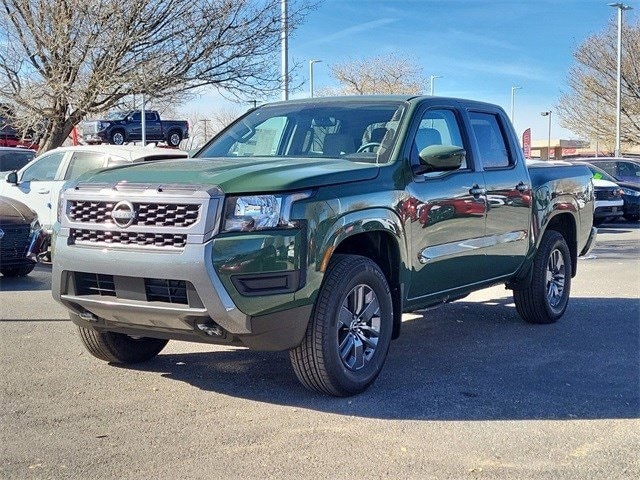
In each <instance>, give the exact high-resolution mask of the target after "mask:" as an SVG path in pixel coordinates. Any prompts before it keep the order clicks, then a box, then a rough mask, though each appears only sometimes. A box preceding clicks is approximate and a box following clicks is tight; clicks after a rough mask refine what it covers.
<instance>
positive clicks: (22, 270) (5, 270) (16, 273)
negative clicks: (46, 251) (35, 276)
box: [0, 263, 36, 277]
mask: <svg viewBox="0 0 640 480" xmlns="http://www.w3.org/2000/svg"><path fill="white" fill-rule="evenodd" d="M34 268H36V265H35V263H34V264H33V265H24V266H22V267H2V268H0V273H1V274H2V275H4V276H5V277H25V276H27V275H29V274H30V273H31V271H32V270H33V269H34Z"/></svg>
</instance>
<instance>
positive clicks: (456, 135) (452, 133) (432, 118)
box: [410, 109, 467, 169]
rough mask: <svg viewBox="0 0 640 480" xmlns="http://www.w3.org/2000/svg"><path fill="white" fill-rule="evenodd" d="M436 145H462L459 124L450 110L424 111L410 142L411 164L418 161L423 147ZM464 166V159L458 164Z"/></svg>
mask: <svg viewBox="0 0 640 480" xmlns="http://www.w3.org/2000/svg"><path fill="white" fill-rule="evenodd" d="M438 145H444V146H456V147H460V148H462V146H463V144H462V135H461V134H460V126H459V124H458V120H457V119H456V115H455V113H454V112H453V111H452V110H444V109H438V110H427V111H426V112H425V113H424V115H423V116H422V119H421V120H420V125H419V126H418V130H417V131H416V134H415V137H414V139H413V142H412V144H411V153H410V159H411V164H412V165H417V164H418V163H420V152H423V151H424V149H425V148H427V147H432V146H438ZM465 168H467V161H466V159H465V160H463V161H462V164H461V165H460V169H465Z"/></svg>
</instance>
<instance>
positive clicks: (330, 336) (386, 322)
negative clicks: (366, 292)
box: [321, 257, 393, 394]
mask: <svg viewBox="0 0 640 480" xmlns="http://www.w3.org/2000/svg"><path fill="white" fill-rule="evenodd" d="M346 258H349V259H350V260H352V259H353V258H360V259H361V261H360V262H357V263H354V265H353V268H352V269H351V271H350V272H349V275H345V276H342V277H341V278H340V280H339V282H338V284H337V285H336V286H335V287H334V289H332V290H333V291H332V292H322V293H321V294H324V295H328V296H330V298H329V300H328V308H327V310H326V314H327V318H325V319H324V321H325V322H326V325H325V338H324V339H323V345H322V346H323V355H324V358H325V364H326V368H327V371H328V372H329V373H330V375H331V383H332V384H333V385H334V387H335V388H336V389H337V390H339V391H340V392H343V393H348V394H352V393H359V392H361V391H363V390H364V389H366V388H367V387H368V386H369V385H370V384H371V383H372V382H373V381H374V380H375V379H376V377H377V376H378V374H379V373H380V371H381V370H382V367H383V365H384V362H385V360H386V357H387V352H388V350H389V345H390V343H391V335H392V329H393V307H392V301H391V293H390V291H389V287H388V285H387V281H386V279H385V277H384V275H383V274H382V272H381V271H380V269H379V268H378V266H377V265H376V264H375V263H374V262H373V261H371V260H369V259H368V258H365V257H346ZM329 274H331V272H329ZM361 284H364V285H367V286H368V287H369V288H371V289H372V290H373V291H374V293H375V294H376V296H377V299H378V303H379V305H380V317H381V322H380V335H379V338H378V345H377V347H376V351H375V353H374V354H373V357H372V358H371V359H370V360H369V361H368V362H367V363H366V364H365V366H364V367H362V368H361V369H360V370H357V371H352V370H350V369H348V368H347V367H346V366H345V365H344V364H343V363H342V360H341V358H340V355H339V352H338V329H337V324H338V313H339V311H340V308H341V307H342V303H343V302H344V300H345V298H346V296H347V295H348V294H349V292H351V290H352V289H353V288H354V287H356V286H358V285H361ZM338 292H339V293H338Z"/></svg>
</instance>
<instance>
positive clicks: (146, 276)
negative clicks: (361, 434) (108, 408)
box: [52, 96, 596, 396]
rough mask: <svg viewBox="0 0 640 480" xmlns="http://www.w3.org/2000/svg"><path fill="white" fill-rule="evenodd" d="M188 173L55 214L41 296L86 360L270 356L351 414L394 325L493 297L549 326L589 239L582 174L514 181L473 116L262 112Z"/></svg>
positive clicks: (361, 107) (412, 108) (227, 133)
mask: <svg viewBox="0 0 640 480" xmlns="http://www.w3.org/2000/svg"><path fill="white" fill-rule="evenodd" d="M195 157H196V158H191V159H188V160H183V161H166V162H161V163H160V162H158V163H151V164H148V163H146V164H144V165H130V166H122V167H116V168H111V169H105V170H102V171H97V172H93V173H91V174H87V175H86V176H85V177H81V178H80V179H78V181H76V182H74V183H73V184H71V185H69V186H68V188H67V189H65V191H64V192H63V194H62V196H61V198H60V202H59V205H58V223H57V224H56V226H55V231H56V235H55V241H54V245H53V285H52V290H53V296H54V298H55V299H56V300H58V301H60V302H61V303H62V304H63V305H64V306H66V307H67V308H68V309H69V311H70V316H71V319H72V320H73V322H74V323H75V324H77V326H78V331H79V336H80V339H81V340H82V342H83V343H84V346H85V347H86V348H87V349H88V351H89V352H90V353H91V354H92V355H94V356H95V357H97V358H99V359H102V360H105V361H107V362H112V363H127V364H128V363H136V362H142V361H147V360H149V359H151V358H152V357H154V356H155V355H157V354H158V353H159V352H160V351H161V350H162V348H163V347H164V346H165V345H166V343H167V341H168V340H170V339H178V340H189V341H195V342H208V343H216V344H227V345H241V346H246V347H249V348H251V349H255V350H288V351H289V354H290V359H291V363H292V365H293V370H294V371H295V373H296V375H297V376H298V378H299V380H300V381H301V382H302V384H304V385H305V386H306V387H308V388H310V389H312V390H316V391H319V392H323V393H326V394H330V395H336V396H347V395H353V394H357V393H359V392H362V391H363V390H365V389H366V388H367V387H368V386H369V385H370V384H371V383H372V382H373V381H374V380H375V379H376V377H377V376H378V374H379V373H380V371H381V369H382V367H383V364H384V362H385V358H386V356H387V352H388V349H389V344H390V342H391V340H392V339H394V338H396V337H398V335H399V334H400V330H401V326H402V320H401V319H402V313H403V312H411V311H415V310H420V309H424V308H427V307H430V306H434V305H437V304H442V303H443V302H450V301H454V300H457V299H460V298H462V297H464V296H465V295H467V294H468V293H470V292H472V291H474V290H478V289H482V288H485V287H488V286H491V285H496V284H505V285H506V286H507V287H508V288H510V289H512V290H513V294H514V299H515V304H516V308H517V311H518V312H519V314H520V315H521V316H522V318H523V319H524V320H525V321H527V322H530V323H538V324H540V323H552V322H555V321H556V320H558V319H559V318H560V317H561V316H562V315H563V313H564V311H565V309H566V308H567V303H568V301H569V291H570V287H571V278H572V277H573V276H575V274H576V268H577V258H578V256H579V255H584V254H585V253H586V252H588V250H589V249H590V247H591V245H592V244H593V241H594V238H595V234H596V229H594V228H593V227H592V223H593V202H594V198H593V186H592V183H591V173H590V172H589V170H588V169H587V168H586V167H583V166H554V165H549V164H545V163H544V162H542V163H540V164H538V165H532V166H527V165H526V164H525V160H524V158H523V155H522V152H521V149H520V146H519V144H518V139H517V136H516V134H515V133H514V131H513V128H512V126H511V124H510V122H509V121H508V118H507V116H506V115H505V113H504V111H503V110H502V109H501V108H499V107H497V106H494V105H490V104H486V103H480V102H475V101H469V100H460V99H452V98H438V97H415V96H391V97H367V96H362V97H338V98H323V99H317V98H315V99H309V100H300V101H297V100H296V101H288V102H281V103H273V104H269V105H264V106H261V107H259V108H256V109H253V110H250V111H249V112H247V113H246V114H245V115H244V116H242V117H241V118H239V119H238V120H237V121H236V122H234V123H233V124H231V125H230V126H229V127H227V128H226V129H225V130H224V131H222V132H221V133H220V134H219V135H217V136H216V137H215V138H214V139H213V140H211V142H209V143H208V144H207V145H205V146H204V147H203V148H202V149H201V150H200V151H199V152H197V153H196V154H195Z"/></svg>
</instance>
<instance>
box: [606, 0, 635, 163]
mask: <svg viewBox="0 0 640 480" xmlns="http://www.w3.org/2000/svg"><path fill="white" fill-rule="evenodd" d="M609 6H610V7H614V8H617V9H618V73H617V86H616V152H615V156H616V157H619V156H620V110H621V97H622V88H621V81H620V77H621V69H622V12H623V10H631V9H632V7H630V6H629V5H625V4H624V3H620V2H618V3H609Z"/></svg>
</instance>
